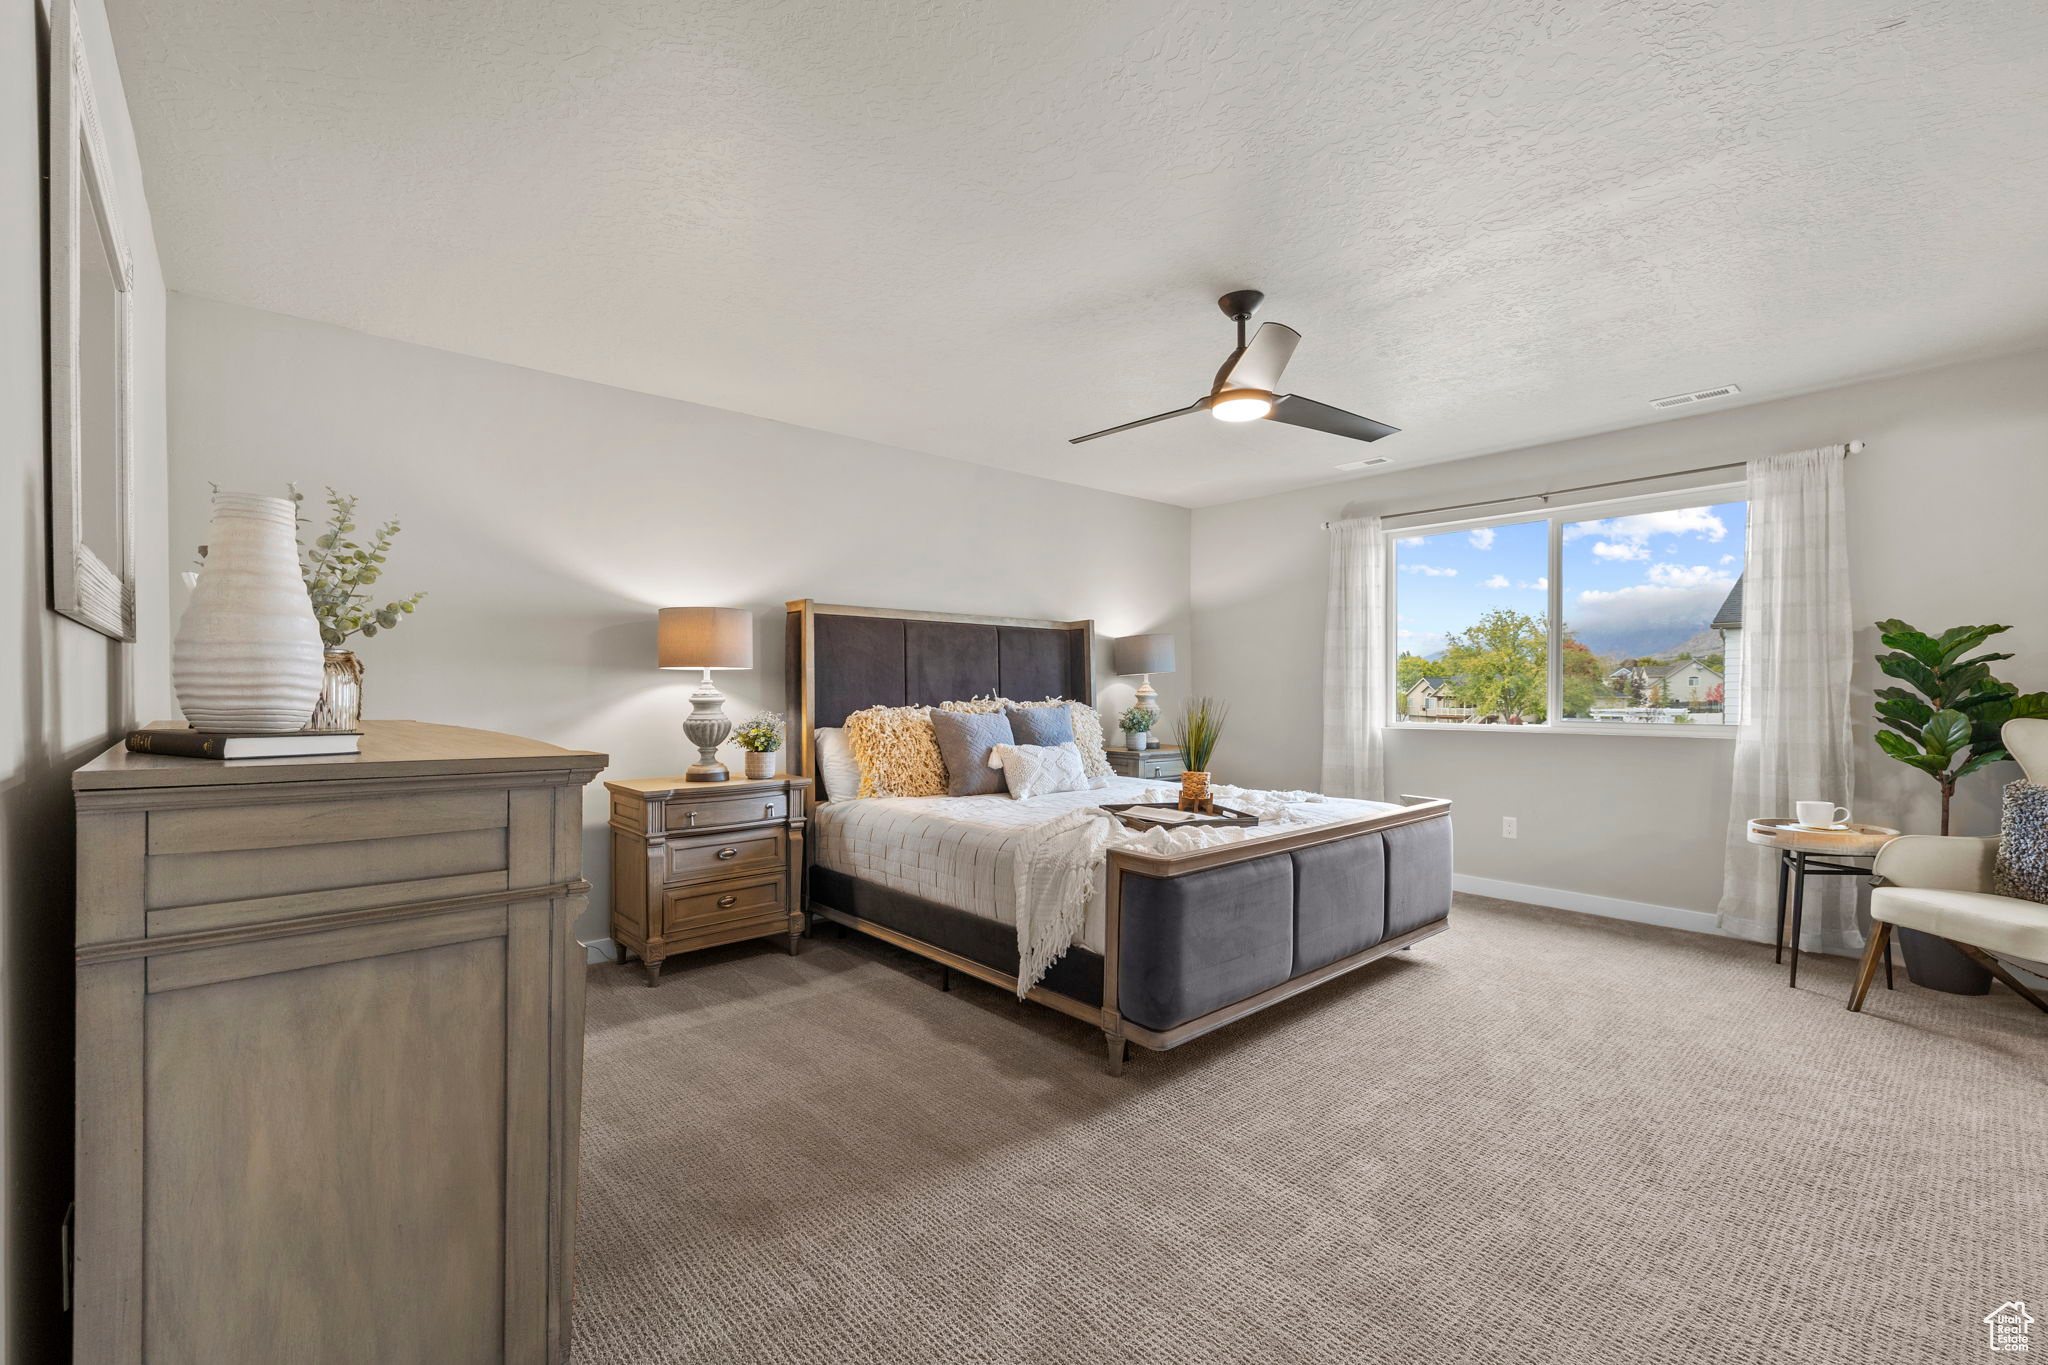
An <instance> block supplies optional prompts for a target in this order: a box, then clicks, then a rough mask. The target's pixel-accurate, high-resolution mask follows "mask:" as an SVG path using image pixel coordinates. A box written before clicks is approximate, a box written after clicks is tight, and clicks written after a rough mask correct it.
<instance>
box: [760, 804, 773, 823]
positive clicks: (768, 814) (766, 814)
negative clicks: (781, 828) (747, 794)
mask: <svg viewBox="0 0 2048 1365" xmlns="http://www.w3.org/2000/svg"><path fill="white" fill-rule="evenodd" d="M761 818H762V819H763V820H773V819H774V818H775V803H774V802H773V801H764V802H762V803H761Z"/></svg>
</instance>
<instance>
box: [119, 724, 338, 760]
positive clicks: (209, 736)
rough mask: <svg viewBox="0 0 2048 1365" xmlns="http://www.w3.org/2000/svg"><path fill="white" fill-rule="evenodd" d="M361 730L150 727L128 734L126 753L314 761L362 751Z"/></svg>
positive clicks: (181, 756)
mask: <svg viewBox="0 0 2048 1365" xmlns="http://www.w3.org/2000/svg"><path fill="white" fill-rule="evenodd" d="M362 747H363V732H362V731H361V730H319V731H314V730H301V731H299V732H297V733H296V734H285V735H275V734H272V735H251V734H236V733H232V732H229V731H225V730H194V729H192V728H191V727H190V726H187V725H151V726H147V727H145V728H143V729H140V730H130V731H129V732H128V751H129V752H130V753H137V754H163V755H165V756H166V757H169V758H314V757H319V756H322V755H326V754H353V753H359V752H361V751H362Z"/></svg>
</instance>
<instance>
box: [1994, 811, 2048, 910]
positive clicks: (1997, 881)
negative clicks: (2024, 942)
mask: <svg viewBox="0 0 2048 1365" xmlns="http://www.w3.org/2000/svg"><path fill="white" fill-rule="evenodd" d="M1992 877H1993V880H1992V883H1991V884H1992V888H1993V889H1994V890H1996V891H1997V892H1998V894H1999V895H2001V896H2012V897H2015V898H2016V899H2019V900H2023V901H2039V902H2040V903H2041V904H2043V905H2048V787H2037V786H2035V785H2034V784H2033V783H2031V782H2014V783H2012V784H2011V785H2010V786H2008V787H2007V788H2006V789H2005V810H2004V812H2003V813H2002V814H2001V815H2000V816H1999V819H1998V863H1997V866H1996V868H1995V869H1994V871H1993V873H1992Z"/></svg>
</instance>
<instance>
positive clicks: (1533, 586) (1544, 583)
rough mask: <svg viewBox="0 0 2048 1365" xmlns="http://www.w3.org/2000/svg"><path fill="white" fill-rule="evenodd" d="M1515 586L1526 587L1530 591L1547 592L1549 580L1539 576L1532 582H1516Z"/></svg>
mask: <svg viewBox="0 0 2048 1365" xmlns="http://www.w3.org/2000/svg"><path fill="white" fill-rule="evenodd" d="M1515 586H1516V587H1518V588H1527V589H1528V590H1529V591H1530V592H1549V591H1550V580H1549V579H1548V578H1539V579H1537V580H1536V581H1535V582H1534V583H1517V584H1515Z"/></svg>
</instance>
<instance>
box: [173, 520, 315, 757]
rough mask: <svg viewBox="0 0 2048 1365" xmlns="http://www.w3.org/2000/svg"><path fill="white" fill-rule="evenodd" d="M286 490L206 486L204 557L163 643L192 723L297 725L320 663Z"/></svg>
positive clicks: (258, 729) (309, 707)
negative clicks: (271, 492)
mask: <svg viewBox="0 0 2048 1365" xmlns="http://www.w3.org/2000/svg"><path fill="white" fill-rule="evenodd" d="M322 652H323V651H322V649H321V645H320V623H319V622H318V621H316V620H315V619H314V617H313V603H312V601H311V600H310V599H309V598H308V597H307V596H306V582H305V579H304V578H302V577H301V576H300V574H299V544H298V526H297V510H296V508H295V507H294V505H293V503H292V501H291V499H289V498H266V497H261V496H258V495H256V494H253V493H215V494H214V495H213V524H212V527H211V528H210V529H209V531H208V534H207V549H206V563H205V565H204V567H202V568H201V569H200V571H199V583H198V585H197V586H196V587H194V588H193V590H192V601H191V603H190V604H189V605H188V606H186V608H185V615H184V617H183V618H182V619H180V620H179V622H178V635H177V639H176V640H175V641H173V642H172V645H171V685H172V687H173V688H175V689H176V691H177V694H178V706H179V707H180V709H182V710H183V711H184V712H185V719H186V720H188V721H190V722H191V723H192V726H193V728H194V729H199V730H233V731H241V732H244V733H253V734H284V733H287V732H289V731H292V730H303V729H304V728H305V727H306V722H307V720H308V719H309V718H310V717H311V716H312V714H313V705H314V703H316V702H317V701H319V700H320V687H321V682H322V678H323V675H324V672H325V665H324V663H323V660H322Z"/></svg>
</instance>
